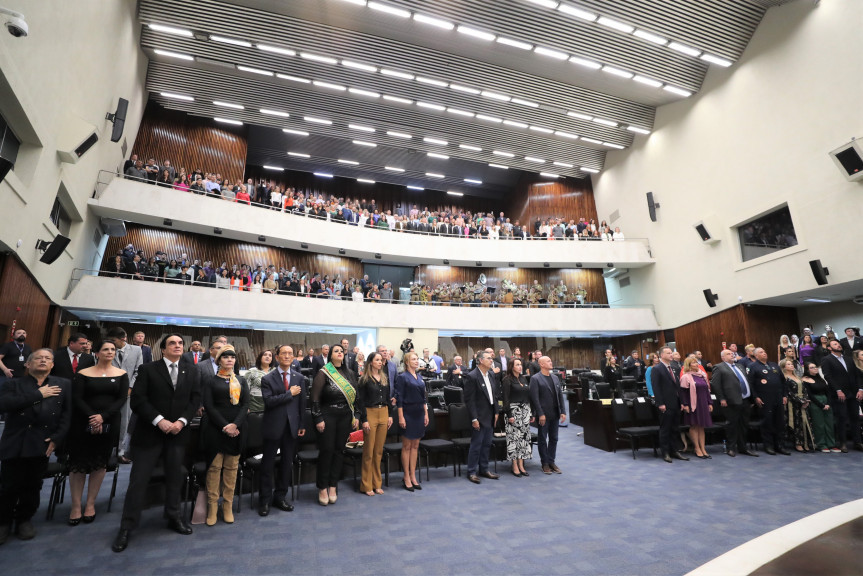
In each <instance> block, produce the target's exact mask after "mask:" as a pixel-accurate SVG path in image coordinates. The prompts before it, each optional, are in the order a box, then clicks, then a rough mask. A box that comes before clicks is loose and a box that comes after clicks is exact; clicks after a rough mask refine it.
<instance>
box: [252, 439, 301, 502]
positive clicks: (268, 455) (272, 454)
mask: <svg viewBox="0 0 863 576" xmlns="http://www.w3.org/2000/svg"><path fill="white" fill-rule="evenodd" d="M276 451H279V452H280V454H279V475H278V482H277V483H276V490H275V496H276V499H277V500H284V498H285V495H286V494H287V493H288V490H290V488H291V480H292V472H293V469H294V437H293V436H291V428H290V426H287V425H286V426H285V432H284V434H282V437H281V438H277V439H275V440H267V439H266V438H265V439H264V455H263V457H262V458H261V496H260V501H261V502H269V501H270V500H271V499H272V498H273V475H274V474H275V472H276V466H275V463H276Z"/></svg>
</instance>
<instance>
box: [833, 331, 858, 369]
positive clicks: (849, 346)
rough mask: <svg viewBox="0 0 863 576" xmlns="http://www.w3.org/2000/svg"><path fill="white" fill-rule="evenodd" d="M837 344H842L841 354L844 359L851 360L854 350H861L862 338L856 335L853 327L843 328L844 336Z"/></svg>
mask: <svg viewBox="0 0 863 576" xmlns="http://www.w3.org/2000/svg"><path fill="white" fill-rule="evenodd" d="M839 344H841V345H842V354H843V355H844V356H845V360H846V361H850V362H853V361H854V351H855V350H863V338H861V337H860V336H857V332H856V331H855V330H854V328H846V329H845V338H842V339H841V340H839Z"/></svg>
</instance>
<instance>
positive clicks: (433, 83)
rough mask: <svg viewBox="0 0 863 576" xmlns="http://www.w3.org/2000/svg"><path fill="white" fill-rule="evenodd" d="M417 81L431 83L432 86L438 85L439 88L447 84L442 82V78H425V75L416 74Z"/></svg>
mask: <svg viewBox="0 0 863 576" xmlns="http://www.w3.org/2000/svg"><path fill="white" fill-rule="evenodd" d="M416 81H417V82H422V83H423V84H431V85H432V86H440V87H441V88H446V87H447V86H448V85H449V84H447V83H446V82H443V81H442V80H435V79H434V78H426V77H425V76H417V77H416Z"/></svg>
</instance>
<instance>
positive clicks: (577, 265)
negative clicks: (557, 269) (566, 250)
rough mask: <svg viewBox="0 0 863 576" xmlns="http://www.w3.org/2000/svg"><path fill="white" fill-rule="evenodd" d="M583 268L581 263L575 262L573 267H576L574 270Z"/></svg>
mask: <svg viewBox="0 0 863 576" xmlns="http://www.w3.org/2000/svg"><path fill="white" fill-rule="evenodd" d="M583 266H584V264H582V263H581V262H576V263H575V267H576V268H582V267H583Z"/></svg>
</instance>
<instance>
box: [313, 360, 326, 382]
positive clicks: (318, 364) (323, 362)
mask: <svg viewBox="0 0 863 576" xmlns="http://www.w3.org/2000/svg"><path fill="white" fill-rule="evenodd" d="M329 361H330V357H329V356H327V358H326V360H324V356H323V354H320V355H318V356H315V357H314V358H312V379H314V377H315V376H317V375H318V372H319V371H320V369H321V368H323V367H324V366H326V364H327V362H329Z"/></svg>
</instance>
